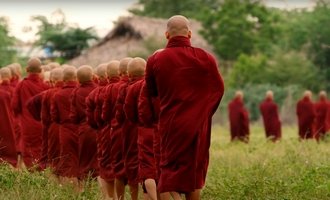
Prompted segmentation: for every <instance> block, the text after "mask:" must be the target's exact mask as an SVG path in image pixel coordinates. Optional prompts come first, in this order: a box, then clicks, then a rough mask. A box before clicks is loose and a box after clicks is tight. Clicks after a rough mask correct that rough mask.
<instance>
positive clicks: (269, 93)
mask: <svg viewBox="0 0 330 200" xmlns="http://www.w3.org/2000/svg"><path fill="white" fill-rule="evenodd" d="M266 98H267V99H273V98H274V93H273V91H271V90H268V91H267V92H266Z"/></svg>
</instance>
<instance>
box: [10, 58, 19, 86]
mask: <svg viewBox="0 0 330 200" xmlns="http://www.w3.org/2000/svg"><path fill="white" fill-rule="evenodd" d="M8 67H9V69H10V71H11V75H12V78H11V80H10V83H11V85H12V86H13V87H16V86H17V84H18V83H19V81H20V80H21V78H22V66H21V65H20V64H19V63H12V64H10V65H8Z"/></svg>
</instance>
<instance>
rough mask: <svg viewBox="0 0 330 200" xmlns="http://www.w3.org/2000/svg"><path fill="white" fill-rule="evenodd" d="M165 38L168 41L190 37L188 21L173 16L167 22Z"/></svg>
mask: <svg viewBox="0 0 330 200" xmlns="http://www.w3.org/2000/svg"><path fill="white" fill-rule="evenodd" d="M165 35H166V38H167V39H170V38H172V37H175V36H184V37H189V38H190V37H191V31H190V28H189V20H188V19H187V18H186V17H185V16H182V15H174V16H173V17H171V18H170V19H168V21H167V30H166V33H165Z"/></svg>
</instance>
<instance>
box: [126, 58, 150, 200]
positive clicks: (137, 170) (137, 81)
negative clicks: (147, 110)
mask: <svg viewBox="0 0 330 200" xmlns="http://www.w3.org/2000/svg"><path fill="white" fill-rule="evenodd" d="M145 66H146V61H145V60H144V59H142V58H134V59H133V60H132V61H130V62H129V64H128V76H129V78H130V85H129V86H128V88H127V95H126V98H125V104H124V111H125V114H126V121H125V123H126V124H129V126H130V131H129V132H126V133H125V131H123V134H127V135H126V136H124V138H125V140H126V141H124V149H126V154H125V155H124V157H125V168H126V173H127V174H129V173H134V174H135V176H137V175H138V177H134V178H135V179H136V180H139V182H142V184H143V188H144V191H145V193H146V194H147V195H145V199H153V200H156V199H157V190H156V182H155V179H156V166H155V158H154V153H153V135H154V129H153V128H152V127H150V128H147V127H143V126H139V125H142V124H141V123H140V122H139V113H138V103H139V102H138V101H139V96H140V92H141V88H142V86H143V84H144V72H145ZM146 189H149V191H148V190H146Z"/></svg>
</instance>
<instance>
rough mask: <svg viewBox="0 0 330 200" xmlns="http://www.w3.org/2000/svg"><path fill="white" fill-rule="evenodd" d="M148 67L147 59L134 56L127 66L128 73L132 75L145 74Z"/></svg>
mask: <svg viewBox="0 0 330 200" xmlns="http://www.w3.org/2000/svg"><path fill="white" fill-rule="evenodd" d="M145 69H146V61H145V60H144V59H143V58H139V57H136V58H133V59H132V60H131V61H130V62H129V63H128V67H127V71H128V75H129V76H130V77H139V76H143V75H144V73H145Z"/></svg>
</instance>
